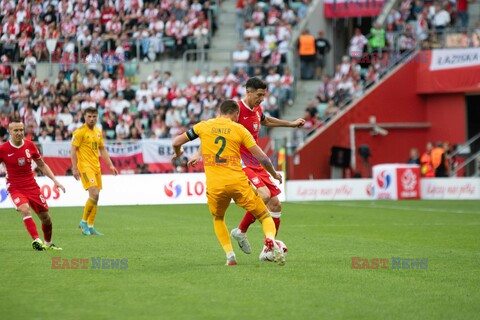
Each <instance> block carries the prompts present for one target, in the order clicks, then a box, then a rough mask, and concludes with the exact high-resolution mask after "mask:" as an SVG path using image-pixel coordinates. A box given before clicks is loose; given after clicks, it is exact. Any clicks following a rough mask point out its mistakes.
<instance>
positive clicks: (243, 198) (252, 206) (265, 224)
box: [233, 185, 285, 266]
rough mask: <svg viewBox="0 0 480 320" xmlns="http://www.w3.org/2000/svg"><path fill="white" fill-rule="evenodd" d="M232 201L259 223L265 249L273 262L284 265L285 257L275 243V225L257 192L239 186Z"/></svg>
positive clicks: (248, 187) (247, 187)
mask: <svg viewBox="0 0 480 320" xmlns="http://www.w3.org/2000/svg"><path fill="white" fill-rule="evenodd" d="M233 199H234V200H235V203H236V204H237V205H238V206H240V207H242V208H244V209H245V210H248V211H249V212H251V213H252V214H253V215H254V216H255V218H256V219H257V220H258V221H260V223H261V224H262V229H263V233H264V234H265V247H266V248H267V250H268V251H271V252H272V254H273V257H274V261H275V262H277V263H278V264H279V265H281V266H282V265H284V264H285V256H284V254H283V252H282V250H280V248H279V247H278V245H277V244H276V242H275V233H276V229H275V223H274V222H273V219H272V217H271V216H270V213H269V212H268V209H267V206H266V205H265V203H264V202H263V200H262V198H261V197H260V196H259V194H258V192H257V190H253V189H252V188H251V187H250V186H249V185H247V186H243V185H242V186H239V187H238V193H237V194H235V195H234V196H233Z"/></svg>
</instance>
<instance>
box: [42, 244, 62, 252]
mask: <svg viewBox="0 0 480 320" xmlns="http://www.w3.org/2000/svg"><path fill="white" fill-rule="evenodd" d="M45 249H46V250H53V251H58V250H63V249H62V248H60V247H57V246H56V245H55V243H50V244H49V245H48V246H45Z"/></svg>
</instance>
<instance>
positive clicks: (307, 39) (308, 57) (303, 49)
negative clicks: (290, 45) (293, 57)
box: [297, 29, 316, 80]
mask: <svg viewBox="0 0 480 320" xmlns="http://www.w3.org/2000/svg"><path fill="white" fill-rule="evenodd" d="M297 46H298V54H299V56H300V74H301V78H302V79H303V80H311V79H313V70H314V68H315V61H316V49H315V38H314V37H313V36H312V35H311V34H310V32H309V31H308V30H307V29H305V30H303V32H302V35H301V36H300V37H299V39H298V45H297Z"/></svg>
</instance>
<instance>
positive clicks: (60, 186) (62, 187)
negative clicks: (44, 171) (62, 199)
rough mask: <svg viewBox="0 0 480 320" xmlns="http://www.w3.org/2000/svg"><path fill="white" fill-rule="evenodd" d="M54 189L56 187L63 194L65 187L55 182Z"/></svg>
mask: <svg viewBox="0 0 480 320" xmlns="http://www.w3.org/2000/svg"><path fill="white" fill-rule="evenodd" d="M55 187H57V188H58V189H60V190H62V191H63V193H65V187H64V186H63V184H61V183H60V182H58V181H55Z"/></svg>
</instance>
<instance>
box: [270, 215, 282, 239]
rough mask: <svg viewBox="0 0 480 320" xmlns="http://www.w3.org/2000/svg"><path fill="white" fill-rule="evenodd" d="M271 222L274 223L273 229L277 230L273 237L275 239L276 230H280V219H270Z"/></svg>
mask: <svg viewBox="0 0 480 320" xmlns="http://www.w3.org/2000/svg"><path fill="white" fill-rule="evenodd" d="M272 219H273V222H274V223H275V229H277V233H275V237H277V234H278V228H280V218H272Z"/></svg>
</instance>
